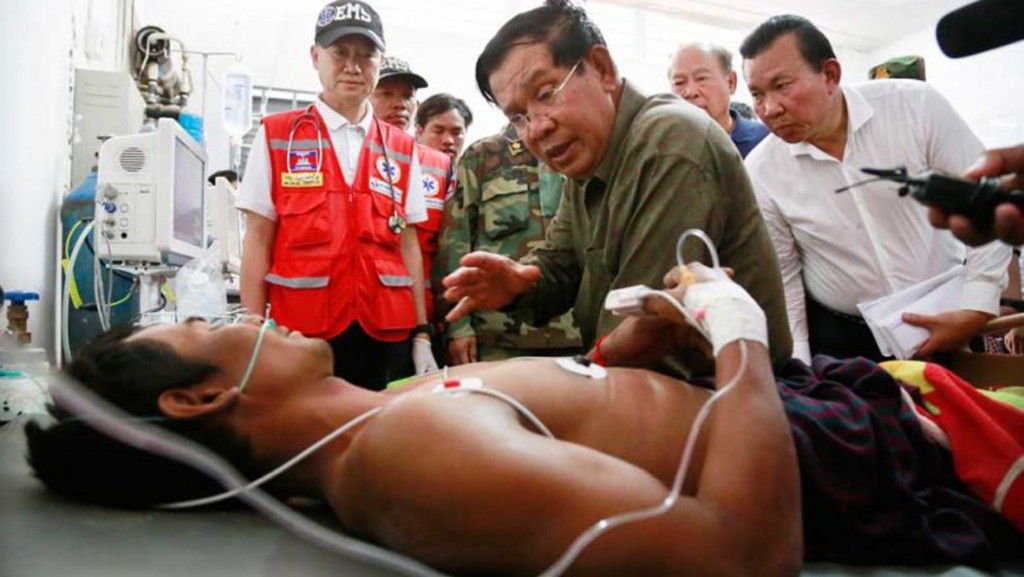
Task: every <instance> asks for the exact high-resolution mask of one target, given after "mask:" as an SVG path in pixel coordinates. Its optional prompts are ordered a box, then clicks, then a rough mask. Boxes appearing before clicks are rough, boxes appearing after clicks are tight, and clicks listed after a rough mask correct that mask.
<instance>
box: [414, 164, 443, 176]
mask: <svg viewBox="0 0 1024 577" xmlns="http://www.w3.org/2000/svg"><path fill="white" fill-rule="evenodd" d="M420 171H421V172H425V173H427V174H433V175H434V176H440V177H441V178H444V177H446V176H448V171H447V170H445V169H443V168H437V167H435V166H424V165H422V164H421V165H420Z"/></svg>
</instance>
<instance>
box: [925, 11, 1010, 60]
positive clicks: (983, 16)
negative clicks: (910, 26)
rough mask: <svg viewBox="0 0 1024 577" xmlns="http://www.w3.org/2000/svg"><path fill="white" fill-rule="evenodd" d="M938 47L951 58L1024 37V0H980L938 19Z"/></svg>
mask: <svg viewBox="0 0 1024 577" xmlns="http://www.w3.org/2000/svg"><path fill="white" fill-rule="evenodd" d="M935 36H936V37H937V38H938V41H939V48H941V49H942V52H943V53H944V54H945V55H946V56H949V57H950V58H963V57H964V56H971V55H974V54H978V53H981V52H985V51H986V50H991V49H993V48H999V47H1000V46H1006V45H1007V44H1010V43H1011V42H1016V41H1017V40H1020V39H1022V38H1024V2H1021V0H979V1H978V2H972V3H971V4H968V5H966V6H964V7H962V8H958V9H956V10H954V11H952V12H950V13H949V14H946V15H945V16H943V17H942V20H939V24H938V26H937V27H936V28H935Z"/></svg>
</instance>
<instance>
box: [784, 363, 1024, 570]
mask: <svg viewBox="0 0 1024 577" xmlns="http://www.w3.org/2000/svg"><path fill="white" fill-rule="evenodd" d="M779 378H780V382H779V383H778V388H779V392H780V395H781V397H782V400H783V403H784V404H785V407H786V412H787V414H788V417H789V421H790V428H791V430H792V432H793V439H794V442H795V444H796V449H797V454H798V457H799V460H800V477H801V484H802V491H803V522H804V536H805V537H804V542H805V548H806V555H805V556H806V558H807V559H808V560H810V561H835V562H841V563H851V564H878V563H888V564H893V563H896V564H910V565H920V564H926V563H959V564H967V565H974V566H979V567H984V568H991V567H994V566H995V564H996V563H999V562H1002V561H1004V560H1008V559H1010V558H1012V557H1013V556H1017V557H1019V556H1020V555H1021V552H1022V551H1024V538H1022V536H1021V534H1020V533H1018V532H1017V531H1016V530H1015V529H1014V528H1013V527H1012V526H1011V525H1010V524H1009V523H1008V522H1007V521H1006V520H1005V519H1003V518H1002V517H1001V516H999V514H998V513H996V512H995V511H993V510H992V509H991V508H990V507H988V505H986V504H985V503H984V502H982V501H981V500H980V499H978V498H976V497H974V496H973V495H971V494H970V493H969V492H968V490H967V489H966V488H965V487H964V486H963V484H961V483H960V482H959V481H958V480H957V479H956V477H955V475H954V472H953V466H952V461H951V458H950V456H949V453H948V452H947V451H946V450H945V449H942V448H941V447H939V446H937V445H935V444H934V443H932V442H931V441H930V440H929V439H928V438H926V437H925V435H924V433H923V432H922V430H921V427H920V425H919V424H918V422H917V417H916V416H915V415H914V413H913V411H912V409H911V408H910V407H907V406H905V405H904V404H903V403H902V401H901V397H900V385H899V383H898V382H897V381H895V380H894V379H893V378H892V377H891V376H890V375H889V374H888V373H886V372H885V371H884V370H882V369H880V368H879V367H878V366H877V365H875V364H874V363H872V362H870V361H868V360H865V359H851V360H843V361H840V360H836V359H833V358H831V357H825V356H818V357H815V359H814V361H813V364H812V367H810V368H809V367H807V365H805V364H803V363H801V362H799V361H793V362H791V363H790V364H789V365H787V367H785V369H784V370H783V371H782V372H781V373H780V375H779Z"/></svg>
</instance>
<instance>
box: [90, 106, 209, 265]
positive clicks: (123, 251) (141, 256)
mask: <svg viewBox="0 0 1024 577" xmlns="http://www.w3.org/2000/svg"><path fill="white" fill-rule="evenodd" d="M205 170H206V153H205V152H204V151H203V149H202V147H200V146H199V144H198V143H197V142H196V141H195V140H193V139H192V137H191V136H190V135H189V134H188V133H187V132H185V130H184V129H183V128H182V127H181V126H180V125H179V124H178V123H177V121H175V120H173V119H170V118H161V119H160V120H159V121H158V122H157V128H156V130H155V131H153V132H147V133H142V134H132V135H128V136H119V137H115V138H111V139H110V140H108V141H106V142H104V143H103V146H102V147H100V158H99V171H98V174H97V181H98V182H97V188H96V191H97V192H96V235H97V236H96V238H97V242H96V244H97V246H96V252H97V253H98V254H99V256H100V258H102V259H105V260H112V261H124V262H147V263H162V264H170V265H181V264H184V263H185V262H187V261H188V260H190V259H193V258H195V257H197V256H199V254H200V253H201V252H202V251H203V248H204V247H205V246H206V227H205V223H206V215H205V209H206V207H205V198H204V196H205V190H206V180H205Z"/></svg>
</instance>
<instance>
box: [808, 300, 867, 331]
mask: <svg viewBox="0 0 1024 577" xmlns="http://www.w3.org/2000/svg"><path fill="white" fill-rule="evenodd" d="M807 304H808V305H813V306H816V307H818V308H820V309H821V310H823V311H825V312H827V313H828V314H830V315H832V316H836V317H839V318H841V319H843V320H846V321H850V322H854V323H857V324H861V325H864V326H867V324H868V322H867V321H865V320H864V317H862V316H860V315H851V314H849V313H844V312H842V311H837V310H836V309H834V308H832V307H829V306H826V305H823V304H821V303H820V302H818V301H817V300H815V299H813V298H811V297H810V296H808V297H807Z"/></svg>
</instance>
